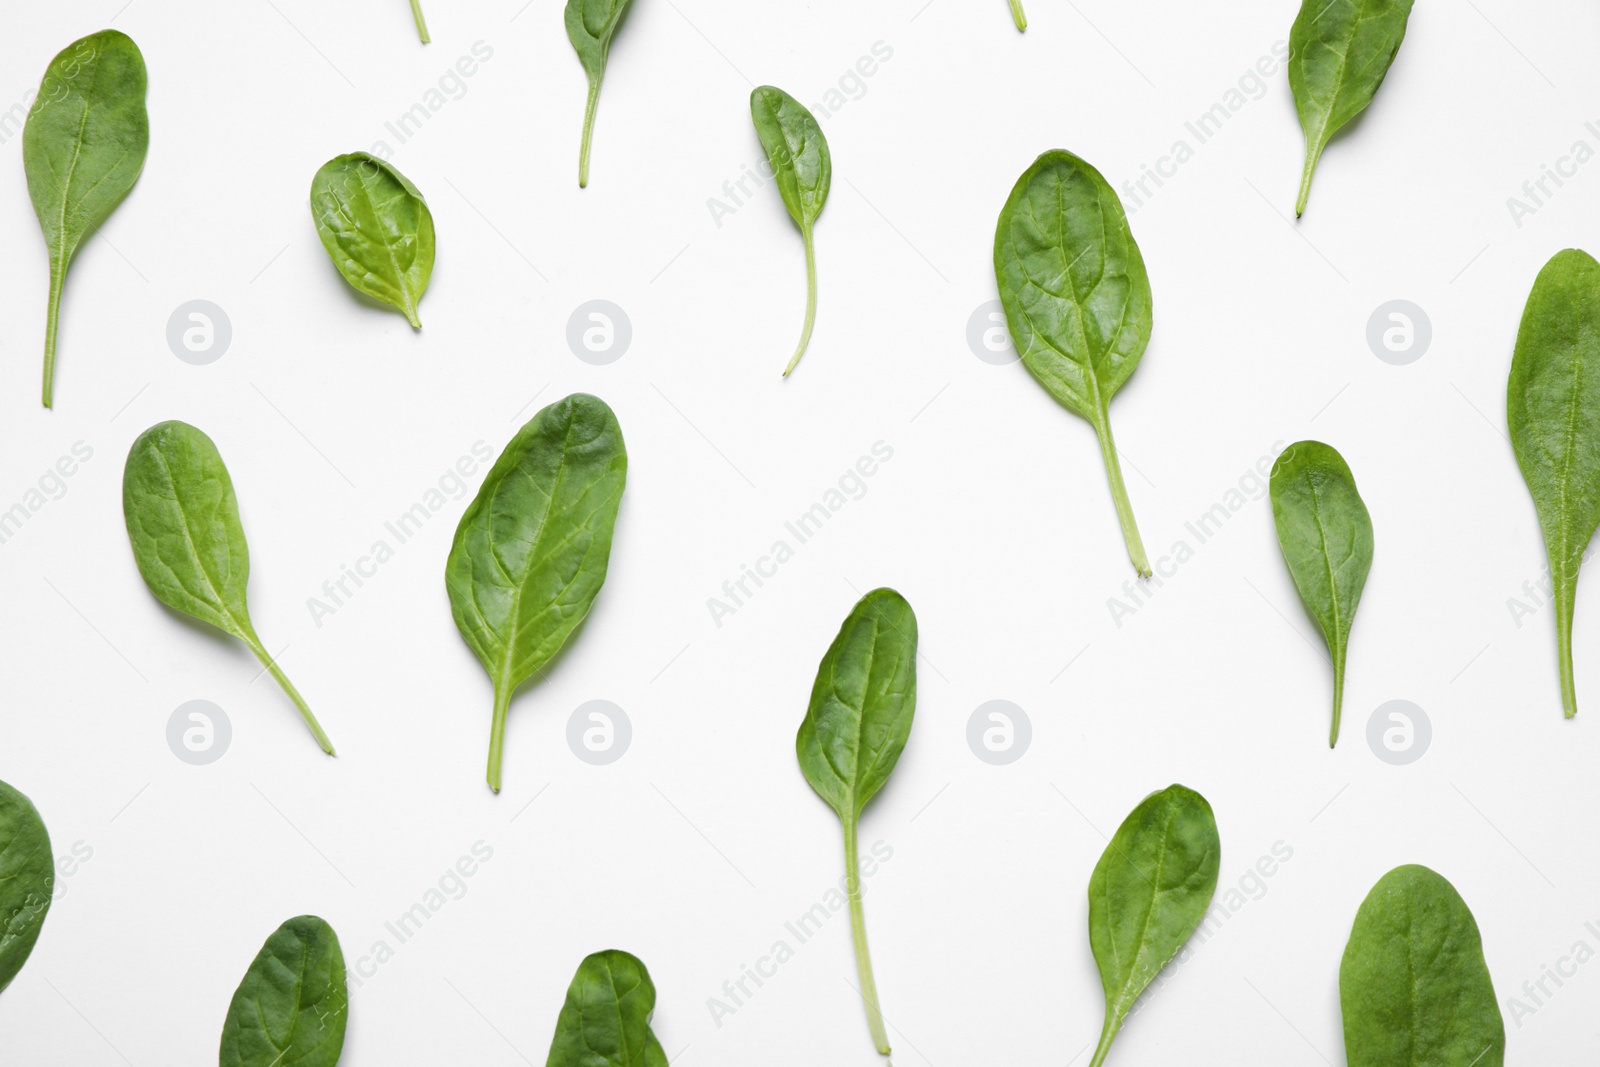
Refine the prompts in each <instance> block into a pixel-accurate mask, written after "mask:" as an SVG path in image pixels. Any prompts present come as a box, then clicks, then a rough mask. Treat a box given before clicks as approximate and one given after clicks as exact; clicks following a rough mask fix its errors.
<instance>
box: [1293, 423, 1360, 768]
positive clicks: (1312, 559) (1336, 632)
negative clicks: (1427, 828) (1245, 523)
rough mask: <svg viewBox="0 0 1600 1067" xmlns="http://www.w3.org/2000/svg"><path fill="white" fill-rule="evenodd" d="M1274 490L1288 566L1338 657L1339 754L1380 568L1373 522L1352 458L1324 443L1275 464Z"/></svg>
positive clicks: (1301, 447)
mask: <svg viewBox="0 0 1600 1067" xmlns="http://www.w3.org/2000/svg"><path fill="white" fill-rule="evenodd" d="M1271 487H1272V488H1271V491H1272V518H1273V521H1274V522H1275V523H1276V524H1277V527H1278V547H1279V548H1281V549H1282V550H1283V562H1284V563H1286V564H1288V567H1289V575H1290V576H1291V577H1292V578H1293V579H1294V587H1295V588H1296V589H1298V590H1299V591H1300V600H1301V601H1302V602H1303V603H1304V604H1305V606H1306V611H1307V612H1308V613H1309V614H1310V615H1311V617H1312V618H1313V619H1315V620H1316V621H1317V625H1318V626H1319V627H1320V628H1321V629H1322V639H1323V640H1324V641H1326V642H1327V644H1328V652H1329V653H1330V654H1331V655H1332V657H1333V727H1332V729H1331V730H1330V731H1329V733H1328V747H1329V748H1332V747H1333V746H1334V745H1336V744H1338V743H1339V712H1340V709H1341V707H1342V706H1343V704H1344V662H1345V652H1346V651H1347V650H1348V648H1349V646H1350V624H1351V623H1353V622H1355V618H1356V605H1357V604H1358V603H1360V601H1361V590H1362V588H1363V587H1364V586H1365V585H1366V584H1367V571H1369V570H1370V569H1371V568H1372V517H1371V516H1369V515H1368V514H1367V505H1366V504H1364V503H1362V501H1361V494H1360V493H1358V492H1356V479H1355V476H1354V475H1353V474H1351V473H1350V468H1349V466H1348V465H1347V464H1346V463H1345V461H1344V457H1343V456H1341V455H1339V453H1338V452H1337V451H1335V450H1334V449H1333V448H1332V447H1331V446H1329V445H1325V444H1323V443H1322V442H1321V441H1297V442H1295V443H1294V444H1292V445H1290V446H1289V447H1288V448H1286V449H1284V450H1283V454H1282V455H1281V456H1279V457H1278V461H1277V462H1276V463H1274V464H1273V465H1272V480H1271Z"/></svg>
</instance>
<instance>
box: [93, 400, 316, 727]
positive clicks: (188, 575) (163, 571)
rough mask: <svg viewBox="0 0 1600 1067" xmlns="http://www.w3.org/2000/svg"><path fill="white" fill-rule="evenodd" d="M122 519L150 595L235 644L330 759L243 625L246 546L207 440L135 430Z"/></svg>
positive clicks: (296, 696)
mask: <svg viewBox="0 0 1600 1067" xmlns="http://www.w3.org/2000/svg"><path fill="white" fill-rule="evenodd" d="M122 516H123V519H124V521H126V523H127V525H128V540H129V542H130V543H131V544H132V545H133V558H134V562H136V563H137V564H138V565H139V573H140V575H142V576H143V577H144V582H145V585H147V586H149V587H150V591H151V592H152V593H154V594H155V595H156V599H157V600H160V601H161V602H162V603H163V604H165V605H167V607H169V608H172V609H173V610H174V611H181V612H183V613H184V614H185V615H190V616H193V617H194V618H196V619H199V620H200V621H202V622H208V623H210V624H211V625H212V626H215V627H216V628H217V629H219V630H221V631H223V632H224V633H228V634H232V635H233V636H234V637H237V638H238V639H239V640H241V641H243V642H244V643H245V644H246V645H247V646H248V647H249V649H250V651H251V652H254V653H255V656H256V658H257V659H258V660H260V661H261V665H262V666H264V667H266V669H267V670H268V671H269V672H271V674H272V676H273V677H274V678H276V679H277V680H278V684H279V685H281V686H283V691H284V692H285V693H287V694H288V695H289V699H290V700H293V701H294V704H295V707H297V708H299V709H300V714H301V716H302V717H304V719H305V721H306V725H307V726H309V727H310V728H311V733H312V735H313V736H315V737H316V739H317V744H319V745H321V746H322V751H324V752H326V753H327V754H328V755H330V756H332V755H333V754H334V751H333V742H332V741H329V740H328V735H327V734H325V733H323V732H322V725H321V724H320V723H318V722H317V719H316V716H314V715H312V714H311V709H310V708H309V707H308V706H307V705H306V702H305V699H304V698H303V697H301V696H300V693H299V691H298V690H297V689H295V687H294V684H293V683H292V682H290V681H289V678H288V676H287V675H285V674H284V673H283V669H282V668H281V667H279V666H278V661H277V660H275V659H273V657H272V655H271V654H270V653H268V652H267V649H266V646H265V645H263V644H262V643H261V638H259V637H257V636H256V631H255V627H254V626H253V625H251V623H250V609H249V607H248V605H247V604H246V602H245V590H246V586H248V585H249V582H250V549H249V546H247V545H246V544H245V539H244V526H243V524H241V523H240V521H239V502H238V500H237V499H236V498H235V497H234V494H233V479H232V478H230V477H229V476H228V468H227V467H226V466H224V465H223V462H222V456H221V455H220V454H219V453H218V452H217V446H216V445H215V444H213V443H212V440H211V438H209V437H207V436H206V435H205V434H204V433H202V432H201V431H200V430H197V429H196V428H195V427H193V426H190V425H189V424H188V423H186V422H178V421H176V420H174V421H172V422H162V423H157V424H156V425H154V426H152V427H150V428H149V429H148V430H146V431H145V432H144V433H142V434H140V435H139V438H138V440H136V441H134V442H133V447H132V448H131V449H129V450H128V462H127V464H126V466H124V468H123V471H122Z"/></svg>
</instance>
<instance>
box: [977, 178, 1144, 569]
mask: <svg viewBox="0 0 1600 1067" xmlns="http://www.w3.org/2000/svg"><path fill="white" fill-rule="evenodd" d="M994 274H995V281H996V282H998V283H999V287H1000V303H1001V304H1002V306H1004V308H1005V312H1006V324H1007V325H1008V326H1009V327H1010V329H1011V339H1012V341H1014V342H1015V343H1016V346H1017V351H1018V352H1019V353H1021V355H1022V362H1023V365H1024V366H1026V367H1027V368H1028V370H1029V372H1030V373H1032V375H1033V376H1034V377H1035V378H1037V379H1038V380H1039V384H1040V385H1043V386H1044V387H1045V389H1046V390H1047V391H1048V392H1049V393H1050V395H1051V396H1053V397H1055V398H1056V400H1057V401H1058V402H1059V403H1060V404H1062V405H1063V406H1065V407H1066V408H1067V409H1068V410H1069V411H1072V412H1073V413H1075V414H1077V415H1079V416H1080V417H1082V418H1084V419H1087V420H1088V421H1089V424H1090V425H1092V426H1093V427H1094V432H1095V436H1096V437H1098V438H1099V439H1100V456H1101V458H1102V459H1103V460H1104V461H1105V466H1106V476H1107V477H1108V478H1109V479H1110V481H1111V496H1112V499H1113V500H1115V501H1116V505H1117V518H1118V519H1119V520H1120V521H1121V523H1122V536H1123V539H1124V540H1125V541H1126V542H1127V545H1128V557H1129V558H1130V559H1131V560H1132V561H1133V567H1134V570H1136V571H1138V572H1139V576H1140V577H1142V578H1148V577H1150V563H1149V561H1148V560H1147V559H1146V558H1145V554H1144V542H1142V541H1141V540H1140V539H1139V527H1138V526H1137V525H1136V524H1135V523H1134V521H1133V505H1132V504H1130V503H1129V502H1128V490H1127V488H1126V486H1124V485H1123V482H1122V464H1121V462H1120V461H1119V460H1118V458H1117V445H1116V441H1115V440H1113V438H1112V436H1111V406H1110V405H1111V398H1112V396H1113V395H1115V394H1116V391H1117V390H1118V389H1120V388H1122V385H1123V383H1124V382H1126V381H1127V380H1128V379H1129V378H1130V377H1131V376H1132V375H1133V372H1134V370H1135V369H1136V368H1137V367H1138V366H1139V360H1140V359H1142V358H1143V357H1144V350H1145V346H1146V345H1148V344H1149V343H1150V328H1151V322H1152V319H1151V315H1152V311H1151V299H1150V277H1149V275H1147V274H1146V273H1145V269H1144V257H1143V256H1142V255H1140V254H1139V246H1138V245H1137V244H1136V243H1135V242H1134V240H1133V234H1132V232H1130V231H1129V229H1128V217H1127V215H1125V214H1124V213H1123V210H1122V201H1120V200H1118V199H1117V194H1116V192H1115V191H1114V190H1113V189H1112V188H1111V186H1110V185H1108V184H1107V183H1106V180H1105V179H1104V178H1102V177H1101V176H1100V172H1099V171H1097V170H1095V169H1094V168H1093V167H1091V166H1090V165H1089V164H1088V163H1085V162H1084V161H1083V160H1081V159H1079V158H1078V157H1077V156H1075V155H1073V154H1072V153H1071V152H1064V151H1061V150H1059V149H1058V150H1055V151H1051V152H1046V153H1045V154H1044V155H1042V156H1040V157H1039V158H1038V159H1037V160H1035V161H1034V163H1033V166H1031V167H1029V168H1028V169H1027V170H1026V171H1024V172H1023V174H1022V177H1021V178H1019V179H1017V184H1016V187H1015V188H1013V189H1012V190H1011V196H1010V198H1008V199H1007V200H1006V206H1005V207H1004V208H1003V209H1002V210H1001V212H1000V224H999V226H998V227H997V228H996V230H995V234H994Z"/></svg>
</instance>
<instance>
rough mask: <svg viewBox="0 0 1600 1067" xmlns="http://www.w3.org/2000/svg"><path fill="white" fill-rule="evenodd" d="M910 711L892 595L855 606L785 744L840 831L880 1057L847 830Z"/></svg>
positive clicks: (905, 622)
mask: <svg viewBox="0 0 1600 1067" xmlns="http://www.w3.org/2000/svg"><path fill="white" fill-rule="evenodd" d="M916 710H917V616H916V614H915V613H914V612H913V611H912V610H911V605H910V604H908V603H906V599H905V597H903V596H901V595H900V594H899V593H897V592H895V591H894V590H893V589H874V590H873V591H872V592H870V593H868V594H867V595H866V596H864V597H862V598H861V600H860V601H858V602H857V604H856V606H855V607H854V608H853V609H852V610H851V612H850V615H849V617H848V618H846V619H845V620H844V625H843V626H841V627H840V628H839V635H838V636H837V637H835V638H834V639H833V644H831V645H829V646H828V651H827V654H826V655H824V656H823V657H822V663H821V664H820V665H818V667H817V680H816V683H815V684H814V685H813V686H812V689H811V704H810V707H809V708H808V709H807V711H806V717H805V721H804V722H802V723H801V724H800V732H799V734H798V735H797V736H796V737H795V743H794V747H795V754H796V756H798V757H799V760H800V770H801V771H802V772H803V773H804V774H805V776H806V781H807V782H809V783H811V788H812V789H814V790H816V793H817V795H818V796H820V797H821V798H822V799H823V800H826V801H827V802H828V804H829V806H831V807H832V808H833V810H834V811H835V812H836V813H837V814H838V816H839V821H840V823H842V824H843V826H844V857H845V859H844V862H845V877H846V882H847V886H848V890H849V896H850V929H851V933H852V935H853V936H854V939H855V947H856V969H857V971H858V973H859V974H860V976H861V995H862V998H863V999H864V1000H865V1001H866V1005H867V1025H868V1027H869V1028H870V1030H871V1031H872V1041H873V1044H874V1045H876V1046H877V1049H878V1051H879V1052H881V1053H882V1054H883V1055H885V1056H887V1055H889V1035H888V1032H887V1031H886V1030H885V1029H884V1026H883V1013H882V1011H881V1010H880V1009H879V1007H878V986H877V983H876V982H875V981H874V980H873V977H872V957H871V955H870V954H869V953H868V951H867V926H866V914H865V912H864V910H863V909H862V906H861V865H860V862H859V859H858V853H857V846H856V830H857V826H858V824H859V823H860V820H861V810H862V809H863V808H865V807H866V806H867V801H869V800H871V799H872V798H873V797H874V796H875V795H877V792H878V790H880V789H882V788H883V787H884V785H885V784H886V783H887V782H888V781H889V775H890V774H891V773H892V772H893V771H894V767H895V764H896V763H898V762H899V760H900V753H901V751H902V750H904V748H905V747H906V739H907V738H909V737H910V736H911V718H912V716H913V714H915V712H916Z"/></svg>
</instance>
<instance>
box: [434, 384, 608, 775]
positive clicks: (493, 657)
mask: <svg viewBox="0 0 1600 1067" xmlns="http://www.w3.org/2000/svg"><path fill="white" fill-rule="evenodd" d="M627 476H628V452H627V449H626V448H624V447H623V444H622V427H621V426H619V425H617V417H616V416H615V415H613V414H612V413H611V409H610V408H609V407H607V406H606V404H605V401H603V400H600V399H599V398H598V397H593V396H589V395H587V394H585V393H574V394H573V395H571V396H569V397H567V398H566V399H564V400H558V401H557V402H556V403H554V404H551V405H550V406H549V407H547V408H545V409H544V410H543V411H540V412H539V413H538V414H537V415H535V416H534V417H533V418H532V419H531V420H529V422H528V424H527V425H526V426H524V427H523V428H522V429H521V430H519V431H518V432H517V435H516V436H515V437H513V438H512V439H511V443H510V444H508V445H506V447H505V451H504V452H501V453H500V458H499V459H497V460H495V464H494V467H493V468H492V469H491V470H490V471H489V475H488V477H486V478H485V479H484V481H483V486H482V487H481V488H480V489H479V490H478V495H477V496H476V497H474V498H473V500H472V503H471V504H469V505H467V510H466V513H465V514H463V515H462V516H461V523H460V525H459V526H457V527H456V536H455V541H454V542H453V543H452V544H451V546H450V559H449V561H448V562H447V563H446V564H445V573H444V578H445V587H446V588H447V589H448V590H449V593H450V611H451V614H453V615H454V616H455V620H456V628H457V629H459V630H460V631H461V636H462V637H463V638H464V639H465V640H466V642H467V644H468V645H469V646H471V648H472V651H473V652H475V653H477V656H478V661H479V662H480V663H482V664H483V669H484V670H486V671H488V672H489V677H490V678H491V679H492V680H493V682H494V723H493V726H492V727H491V731H490V735H489V773H488V778H489V787H490V788H491V789H493V790H494V791H495V792H496V793H498V792H500V763H501V753H502V751H503V749H504V746H505V733H506V709H507V708H508V707H509V706H510V703H511V694H512V693H513V692H515V691H516V688H517V686H519V685H521V684H522V683H523V682H524V681H526V680H527V679H528V678H529V677H530V676H531V675H533V674H534V673H536V672H541V671H543V670H544V667H545V664H547V663H549V662H550V660H551V659H553V658H554V657H555V654H556V653H557V652H558V651H560V650H561V646H562V645H564V644H566V642H567V638H569V637H571V636H572V632H573V631H574V630H576V629H577V628H578V624H579V623H581V622H582V621H583V620H584V617H585V616H586V615H588V614H589V608H590V607H591V606H592V605H593V604H594V598H595V596H596V595H597V594H598V593H599V592H600V586H601V585H602V584H603V583H604V582H605V580H606V565H607V563H608V562H609V560H610V558H611V534H612V530H613V528H614V527H615V525H616V521H617V509H618V508H619V507H620V506H621V504H622V489H623V485H624V484H625V483H626V482H627Z"/></svg>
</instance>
